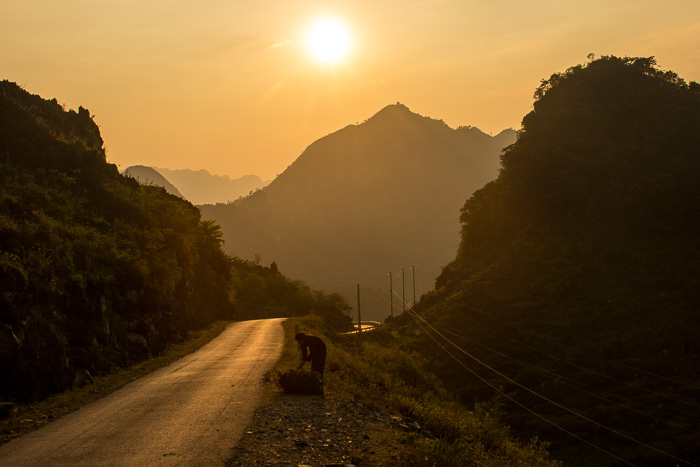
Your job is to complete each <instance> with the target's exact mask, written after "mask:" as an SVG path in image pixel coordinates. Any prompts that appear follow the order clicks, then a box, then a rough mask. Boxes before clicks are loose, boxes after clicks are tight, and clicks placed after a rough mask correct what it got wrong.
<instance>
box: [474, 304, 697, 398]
mask: <svg viewBox="0 0 700 467" xmlns="http://www.w3.org/2000/svg"><path fill="white" fill-rule="evenodd" d="M472 311H474V312H476V313H478V314H480V315H482V316H488V315H486V314H485V313H481V312H479V311H477V310H472ZM493 319H494V320H496V321H498V322H499V323H502V324H504V325H506V326H509V327H511V328H513V329H516V330H517V329H519V328H517V327H516V326H513V325H510V324H508V323H506V322H503V321H501V320H499V319H497V318H493ZM521 331H522V332H526V333H528V334H532V335H535V336H537V337H541V338H544V339H545V340H548V341H550V342H552V343H554V344H558V343H557V342H556V341H554V340H551V339H549V338H547V337H545V336H542V335H541V334H537V333H533V332H530V331H526V330H521ZM501 338H505V339H508V340H510V341H512V342H515V343H516V344H518V345H521V346H523V347H525V348H528V349H531V350H534V351H535V352H538V353H541V354H543V355H546V356H548V357H550V358H553V359H555V360H558V361H561V362H564V363H567V364H569V365H572V366H575V367H577V368H580V369H582V370H584V371H588V372H589V373H593V374H594V375H598V376H601V377H603V378H606V379H609V380H611V381H615V382H617V383H620V384H623V385H625V386H629V387H632V388H635V389H638V390H640V391H644V392H647V393H649V394H654V395H655V396H659V397H663V398H664V399H667V400H672V401H675V402H678V403H680V404H684V405H687V406H689V407H693V408H696V409H700V405H697V404H694V403H692V402H688V401H683V400H680V399H677V398H675V397H671V396H667V395H665V394H661V393H660V392H656V391H653V390H651V389H647V388H644V387H641V386H638V385H636V384H632V383H629V382H627V381H622V380H620V379H617V378H615V377H613V376H609V375H606V374H604V373H600V372H598V371H596V370H592V369H590V368H587V367H585V366H583V365H580V364H578V363H575V362H572V361H569V360H566V359H564V358H561V357H559V356H556V355H552V354H550V353H548V352H545V351H543V350H540V349H536V348H534V347H532V346H530V345H528V344H523V343H522V342H520V341H518V340H516V339H512V338H510V337H508V336H505V335H501ZM559 345H562V346H564V345H563V344H559ZM564 347H566V348H569V349H571V350H573V351H576V349H574V348H571V347H568V346H564ZM581 352H583V351H581ZM584 353H585V352H584ZM599 358H600V359H601V360H603V361H607V362H608V363H611V364H615V362H613V361H610V360H605V359H603V358H602V357H599ZM629 368H632V367H629ZM639 371H640V372H641V371H642V370H639ZM659 377H660V378H663V377H662V376H659ZM665 379H669V378H665ZM671 381H673V380H671ZM674 382H675V381H674ZM676 383H677V384H681V385H682V384H683V383H680V382H676Z"/></svg>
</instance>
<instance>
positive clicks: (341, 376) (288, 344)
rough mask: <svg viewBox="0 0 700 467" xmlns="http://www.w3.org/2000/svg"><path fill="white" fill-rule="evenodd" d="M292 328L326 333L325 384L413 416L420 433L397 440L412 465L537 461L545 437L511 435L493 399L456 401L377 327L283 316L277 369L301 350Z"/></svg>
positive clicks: (544, 461) (420, 361)
mask: <svg viewBox="0 0 700 467" xmlns="http://www.w3.org/2000/svg"><path fill="white" fill-rule="evenodd" d="M295 327H298V329H299V330H301V331H304V332H309V333H312V334H316V335H319V336H322V337H324V341H325V342H326V344H327V346H328V360H327V362H326V376H325V390H326V394H332V395H333V396H334V397H340V398H349V399H350V398H351V399H355V400H360V401H362V402H363V403H364V404H366V405H369V406H372V407H374V408H376V409H378V410H381V411H384V412H387V413H390V414H393V415H397V416H401V417H404V418H408V419H411V420H414V421H415V422H416V423H417V424H418V425H420V427H421V429H420V432H418V433H416V432H413V433H407V434H406V435H405V439H404V440H403V442H404V443H403V444H402V447H403V449H405V450H407V451H408V454H410V455H407V456H405V457H406V458H410V459H413V460H412V461H411V463H410V464H408V465H410V466H416V467H418V466H421V467H423V466H426V467H429V466H436V467H437V466H456V465H459V466H468V465H480V466H494V467H495V466H499V467H501V466H516V465H517V466H542V465H559V464H558V463H556V462H554V461H549V460H548V453H547V450H546V444H544V443H541V442H539V441H538V440H537V439H536V438H534V439H532V440H530V441H529V442H522V441H520V440H517V439H515V438H514V437H513V435H512V434H511V432H510V430H509V428H508V427H507V426H506V425H505V424H503V423H502V422H501V421H500V419H499V403H498V401H491V402H489V403H482V404H477V405H476V406H475V407H474V408H473V409H468V408H467V407H465V406H464V405H462V404H459V403H458V402H456V401H455V400H454V399H453V398H452V397H451V396H450V395H449V394H448V392H447V391H446V389H445V387H444V386H443V384H442V382H441V381H439V380H438V379H437V378H436V377H435V376H434V375H433V374H432V373H430V372H429V371H428V370H427V368H428V364H427V361H426V360H425V359H424V358H422V357H421V356H419V355H417V354H415V353H409V352H406V351H404V350H402V349H401V347H400V345H399V342H400V341H399V338H397V337H396V336H395V335H393V334H391V333H390V332H388V331H386V330H384V329H382V328H380V329H378V330H377V331H373V332H369V333H364V334H362V335H336V334H334V333H331V332H327V331H326V332H324V330H323V326H322V324H321V322H320V320H317V319H315V318H314V317H304V318H296V319H292V320H288V321H287V322H286V323H285V329H286V337H285V348H284V352H283V355H282V358H281V360H280V362H279V364H278V369H280V370H285V369H290V368H294V367H295V366H296V365H297V364H298V362H299V354H298V350H297V345H296V342H295V341H294V337H293V336H294V332H295Z"/></svg>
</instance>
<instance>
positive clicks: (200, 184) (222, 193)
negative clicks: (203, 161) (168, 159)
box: [154, 167, 265, 204]
mask: <svg viewBox="0 0 700 467" xmlns="http://www.w3.org/2000/svg"><path fill="white" fill-rule="evenodd" d="M154 169H156V170H157V171H158V172H160V173H161V174H162V175H163V176H164V177H165V178H167V179H168V180H170V181H171V182H172V183H173V184H174V185H175V186H177V187H178V189H179V190H180V191H181V192H182V194H184V195H185V198H187V199H188V200H189V201H190V202H191V203H192V204H215V203H226V202H228V201H235V200H236V199H238V198H240V197H241V196H246V195H248V194H249V193H250V192H251V191H255V190H257V189H258V188H262V187H263V186H265V183H264V182H263V181H262V180H261V179H260V177H258V176H257V175H245V176H243V177H241V178H237V179H234V180H232V179H230V178H229V177H228V176H227V175H223V176H222V175H212V174H210V173H209V172H208V171H206V170H189V169H183V170H173V169H164V168H160V167H154Z"/></svg>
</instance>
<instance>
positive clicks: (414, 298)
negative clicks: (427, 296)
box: [411, 266, 416, 306]
mask: <svg viewBox="0 0 700 467" xmlns="http://www.w3.org/2000/svg"><path fill="white" fill-rule="evenodd" d="M411 271H413V306H416V268H415V266H411Z"/></svg>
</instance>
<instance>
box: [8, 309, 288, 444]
mask: <svg viewBox="0 0 700 467" xmlns="http://www.w3.org/2000/svg"><path fill="white" fill-rule="evenodd" d="M228 324H229V321H218V322H216V323H214V324H212V325H211V326H209V327H207V328H205V329H201V330H199V331H190V333H189V336H188V338H187V339H186V340H185V341H183V342H181V343H179V344H176V345H173V346H171V347H169V348H168V349H167V350H166V351H165V353H163V354H162V355H159V356H157V357H154V358H151V359H148V360H145V361H143V362H141V363H138V364H136V365H133V366H131V367H128V368H118V369H116V370H115V371H114V372H112V373H111V374H109V375H105V376H99V377H95V378H94V380H93V382H92V383H91V384H88V385H86V386H83V387H80V388H74V389H72V390H69V391H66V392H63V393H61V394H56V395H55V396H52V397H50V398H48V399H46V400H44V401H42V402H37V403H33V404H28V405H18V406H14V407H13V408H12V410H11V413H10V416H9V417H7V418H5V419H3V420H0V444H4V443H6V442H8V441H10V440H11V439H12V438H15V437H17V436H20V435H22V434H25V433H28V432H30V431H32V430H35V429H37V428H39V427H41V426H43V425H45V424H46V423H48V422H49V421H51V420H55V419H57V418H59V417H61V416H63V415H66V414H68V413H70V412H73V411H75V410H77V409H79V408H80V407H82V406H84V405H86V404H89V403H90V402H92V401H95V400H97V399H99V398H101V397H104V396H106V395H107V394H110V393H112V392H114V391H116V390H117V389H119V388H121V387H122V386H124V385H125V384H126V383H128V382H130V381H133V380H135V379H137V378H140V377H142V376H145V375H147V374H149V373H151V372H153V371H155V370H157V369H158V368H161V367H163V366H166V365H169V364H170V363H172V362H174V361H176V360H179V359H180V358H182V357H184V356H185V355H188V354H191V353H192V352H194V351H196V350H197V349H199V348H200V347H202V346H204V345H205V344H207V343H208V342H209V341H211V340H212V339H214V338H215V337H216V336H218V335H219V334H220V333H221V332H222V331H223V330H224V328H225V327H226V326H227V325H228ZM292 339H293V337H292Z"/></svg>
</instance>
